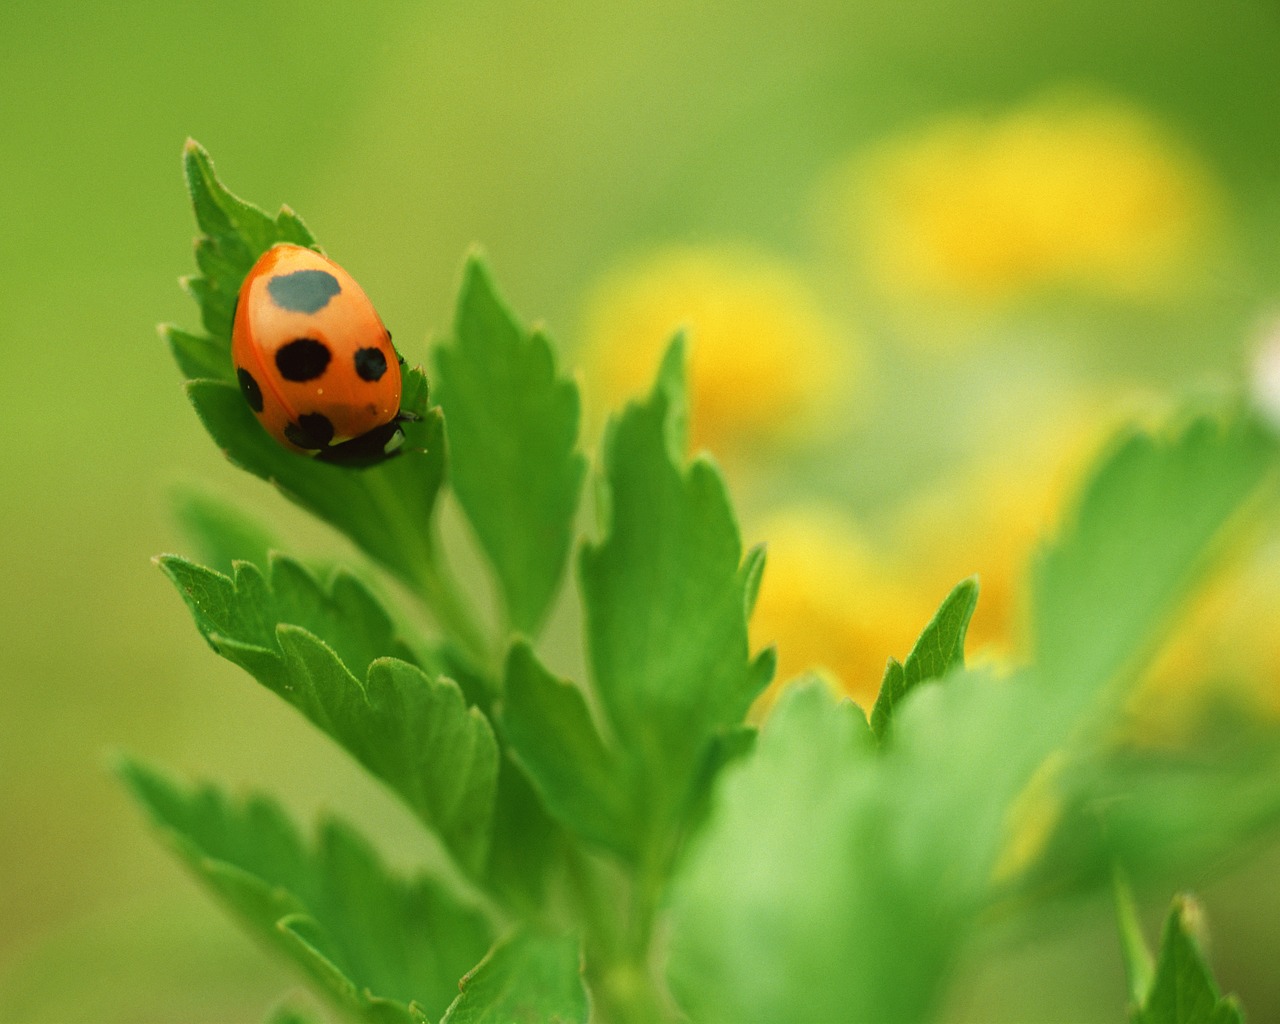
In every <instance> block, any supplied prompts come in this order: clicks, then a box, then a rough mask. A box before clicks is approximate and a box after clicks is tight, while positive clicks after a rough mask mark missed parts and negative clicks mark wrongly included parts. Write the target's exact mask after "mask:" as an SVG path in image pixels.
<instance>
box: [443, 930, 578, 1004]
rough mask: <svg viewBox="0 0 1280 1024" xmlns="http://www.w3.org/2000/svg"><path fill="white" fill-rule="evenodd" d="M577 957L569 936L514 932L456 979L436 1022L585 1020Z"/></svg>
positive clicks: (574, 940)
mask: <svg viewBox="0 0 1280 1024" xmlns="http://www.w3.org/2000/svg"><path fill="white" fill-rule="evenodd" d="M580 957H581V953H580V950H579V944H578V941H577V940H576V939H574V938H573V937H572V936H552V935H540V934H538V933H536V932H531V931H520V932H516V933H515V934H514V935H510V936H508V937H507V938H505V939H503V940H502V941H501V942H499V943H498V944H497V945H496V946H494V948H493V950H492V951H490V953H489V955H488V956H486V957H485V958H484V960H482V961H481V962H480V964H479V965H478V966H477V967H476V969H475V970H474V971H472V972H471V973H470V974H468V975H467V976H466V977H465V978H463V979H462V985H461V989H462V991H461V992H460V993H459V994H458V998H457V999H456V1000H454V1003H453V1005H452V1006H450V1007H449V1012H448V1013H446V1014H445V1016H444V1019H443V1020H442V1021H441V1022H440V1024H587V1018H588V1012H589V1007H588V1003H587V993H586V989H585V988H584V987H583V984H582V976H581V970H580V967H579V960H580Z"/></svg>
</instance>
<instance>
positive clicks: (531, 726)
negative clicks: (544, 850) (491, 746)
mask: <svg viewBox="0 0 1280 1024" xmlns="http://www.w3.org/2000/svg"><path fill="white" fill-rule="evenodd" d="M501 720H502V726H503V733H504V736H505V738H506V740H507V742H508V743H509V744H510V745H511V749H512V752H513V753H514V755H515V757H516V759H517V760H518V761H519V762H520V765H521V767H522V768H523V769H524V771H525V774H526V775H528V777H529V779H530V781H531V782H532V783H533V785H534V787H535V788H536V789H537V791H538V793H539V794H540V796H541V797H542V801H543V803H544V804H545V805H546V807H547V809H548V811H550V813H551V814H552V815H553V816H554V817H555V818H556V819H557V820H558V821H560V822H561V823H562V824H563V825H566V826H567V827H568V828H570V829H571V830H572V831H573V832H575V833H576V834H577V835H579V836H581V837H583V838H584V839H587V840H589V841H591V842H595V843H599V844H600V845H602V846H604V847H606V848H608V849H611V850H613V851H614V852H616V853H618V854H620V855H622V856H623V857H624V858H628V859H629V858H631V857H632V856H634V853H635V848H636V844H637V841H638V836H637V835H636V832H637V824H638V823H637V821H636V820H635V818H634V803H633V799H634V798H633V797H632V782H631V780H630V778H629V776H628V771H627V768H628V766H627V764H626V762H625V761H624V760H623V759H622V758H621V757H619V756H618V755H617V754H616V753H615V752H614V751H612V750H611V749H609V748H608V747H607V746H606V745H605V743H604V741H603V740H602V739H601V738H600V734H599V732H598V731H597V730H596V727H595V724H594V723H593V722H592V720H591V712H590V711H589V710H588V709H587V704H586V701H585V700H584V699H583V696H582V693H581V691H580V690H578V689H577V687H575V686H574V685H573V684H572V683H570V682H568V681H567V680H564V679H557V678H556V677H555V676H553V675H552V674H551V673H550V672H548V671H547V670H546V669H545V668H544V667H543V666H542V664H541V663H540V662H539V661H538V659H537V656H536V655H535V654H534V653H533V649H532V648H531V647H530V646H529V645H528V644H527V643H525V642H524V641H519V642H517V643H516V644H514V645H513V646H512V648H511V652H510V654H509V655H508V657H507V671H506V688H505V691H504V697H503V702H502V719H501Z"/></svg>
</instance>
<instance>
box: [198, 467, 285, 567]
mask: <svg viewBox="0 0 1280 1024" xmlns="http://www.w3.org/2000/svg"><path fill="white" fill-rule="evenodd" d="M173 509H174V515H175V516H176V518H177V520H178V523H179V525H180V526H181V527H182V530H183V533H184V534H186V536H187V539H188V540H189V541H191V543H192V544H194V545H195V549H196V554H197V555H198V556H199V558H200V561H201V562H202V563H203V564H204V565H207V566H208V567H209V568H211V569H216V570H217V571H218V572H220V573H222V574H223V575H224V576H230V575H232V573H233V572H234V568H233V563H234V562H252V563H253V564H254V565H266V564H267V563H268V557H269V555H270V553H271V552H272V551H278V550H280V543H279V541H278V540H277V539H276V537H275V536H274V535H273V534H272V533H271V532H270V531H269V530H268V529H267V528H266V527H265V526H263V525H262V524H261V523H259V522H257V521H256V520H254V519H252V518H251V517H249V516H247V515H245V513H244V512H242V511H241V510H240V509H238V508H236V507H235V506H234V505H232V504H231V503H230V502H228V501H224V500H223V499H222V498H219V497H216V496H214V495H212V494H209V493H208V492H206V491H204V490H203V489H200V488H196V487H182V488H178V489H175V492H174V495H173Z"/></svg>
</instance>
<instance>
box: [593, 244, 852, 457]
mask: <svg viewBox="0 0 1280 1024" xmlns="http://www.w3.org/2000/svg"><path fill="white" fill-rule="evenodd" d="M681 328H684V329H686V330H687V332H688V336H689V352H690V355H689V377H690V402H691V424H690V429H691V442H692V444H693V446H694V449H695V450H698V449H702V448H706V449H709V450H710V451H713V452H715V453H716V454H718V455H725V456H731V455H733V454H735V453H739V452H743V451H745V450H747V449H749V448H750V447H752V446H754V445H759V444H768V443H770V442H776V441H780V440H786V439H788V438H793V437H795V436H797V435H798V434H803V433H805V432H806V431H809V430H812V429H813V428H814V427H816V426H818V425H819V424H820V422H821V419H822V417H823V416H824V415H827V414H829V413H830V412H832V411H833V408H834V405H835V403H836V401H837V400H838V399H839V398H840V397H842V396H843V395H844V393H845V391H846V384H847V382H848V379H849V376H850V370H851V368H852V367H851V362H850V357H851V355H853V352H852V349H851V348H850V346H849V344H848V342H847V339H844V338H841V339H839V340H837V337H836V332H835V331H834V329H833V328H832V326H831V325H830V324H829V323H828V321H827V319H826V317H825V316H824V315H823V313H822V311H821V309H820V307H819V303H818V300H817V298H816V296H815V295H814V294H813V293H812V291H811V290H810V289H809V288H808V287H807V286H806V284H805V283H804V282H803V280H801V278H800V277H799V276H798V275H797V274H796V273H795V272H794V271H793V270H792V269H790V268H789V267H787V266H786V265H785V264H783V263H780V262H778V261H776V260H773V259H770V258H767V257H765V256H761V255H759V254H755V253H751V252H747V251H744V250H738V249H731V248H678V249H671V250H668V251H665V252H661V253H658V254H657V255H655V256H653V257H652V258H650V259H649V260H648V261H646V262H644V263H641V264H639V265H637V266H634V267H632V268H630V269H627V270H624V271H622V272H620V273H617V274H615V275H613V276H611V277H610V278H608V279H606V280H605V281H604V282H603V283H602V284H601V285H600V287H599V289H598V290H597V292H596V294H595V296H594V298H593V299H592V301H591V302H590V303H589V305H588V312H587V351H586V359H585V363H586V368H587V374H588V384H589V394H590V395H591V396H592V398H593V399H594V403H595V404H596V405H597V407H603V408H604V409H613V408H616V407H617V406H618V405H619V404H620V403H621V402H623V401H624V400H626V399H628V398H632V397H635V396H637V395H640V394H643V393H644V392H645V390H646V389H647V388H648V387H649V383H650V381H651V380H652V378H653V373H654V370H655V368H656V367H657V365H658V360H659V359H660V357H661V354H662V352H663V350H664V349H665V348H666V346H667V344H668V343H669V342H670V340H671V338H672V336H673V335H674V334H675V332H676V331H677V330H679V329H681Z"/></svg>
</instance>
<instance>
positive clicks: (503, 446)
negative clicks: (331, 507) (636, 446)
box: [436, 256, 586, 634]
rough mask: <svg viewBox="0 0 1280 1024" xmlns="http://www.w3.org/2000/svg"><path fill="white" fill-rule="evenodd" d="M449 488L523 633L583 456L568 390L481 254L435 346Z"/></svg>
mask: <svg viewBox="0 0 1280 1024" xmlns="http://www.w3.org/2000/svg"><path fill="white" fill-rule="evenodd" d="M436 367H437V371H436V374H437V397H438V401H439V403H440V406H441V408H442V409H444V413H445V426H446V432H447V435H448V439H449V452H450V464H451V466H452V480H451V484H452V486H453V490H454V492H455V493H456V494H457V496H458V503H459V504H460V505H461V506H462V509H463V511H464V512H465V513H466V515H467V518H468V519H469V520H470V521H471V525H472V526H473V527H474V529H475V532H476V536H477V538H478V539H479V541H480V546H481V547H482V548H483V549H484V551H485V554H486V555H488V557H489V561H490V563H491V564H492V565H493V567H494V569H495V571H496V572H497V576H498V582H499V584H500V586H501V591H502V595H503V597H504V599H505V605H506V609H507V617H508V620H509V622H510V625H511V627H512V628H513V629H515V630H517V631H519V632H524V633H528V634H532V633H534V632H535V631H536V630H537V628H538V626H539V625H540V624H541V623H542V621H543V619H544V618H545V617H546V613H547V608H548V606H549V605H550V603H551V599H552V598H553V597H554V596H555V591H556V588H557V586H558V584H559V583H560V579H561V576H562V575H563V574H564V565H565V560H566V558H567V557H568V553H569V543H570V541H571V540H572V539H573V525H574V514H575V512H576V511H577V507H578V496H579V492H580V490H581V488H582V478H583V474H584V473H585V471H586V460H585V459H584V458H583V456H582V454H581V453H580V452H578V451H577V450H576V443H577V437H578V411H579V410H578V406H579V402H578V388H577V385H576V384H575V383H574V382H573V380H572V379H570V378H569V377H566V376H563V375H560V374H558V373H557V371H556V366H555V357H554V355H553V353H552V349H551V344H550V342H549V341H548V340H547V338H546V337H545V336H543V335H542V334H541V333H540V332H538V331H533V332H532V333H527V332H525V331H524V330H523V329H522V328H521V327H520V325H519V324H518V323H517V322H516V320H515V318H514V317H513V316H512V315H511V313H510V312H509V311H508V309H507V308H506V306H505V305H504V304H503V303H502V301H501V300H500V299H499V298H498V296H497V294H496V292H495V290H494V286H493V282H492V280H491V279H490V276H489V272H488V270H487V269H486V268H485V265H484V263H483V261H482V260H481V259H480V258H479V257H476V256H473V257H472V258H471V259H470V260H468V261H467V266H466V269H465V270H464V272H463V281H462V292H461V294H460V296H459V299H458V312H457V319H456V321H455V326H454V343H453V344H452V345H449V346H444V347H441V348H439V349H437V350H436Z"/></svg>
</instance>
